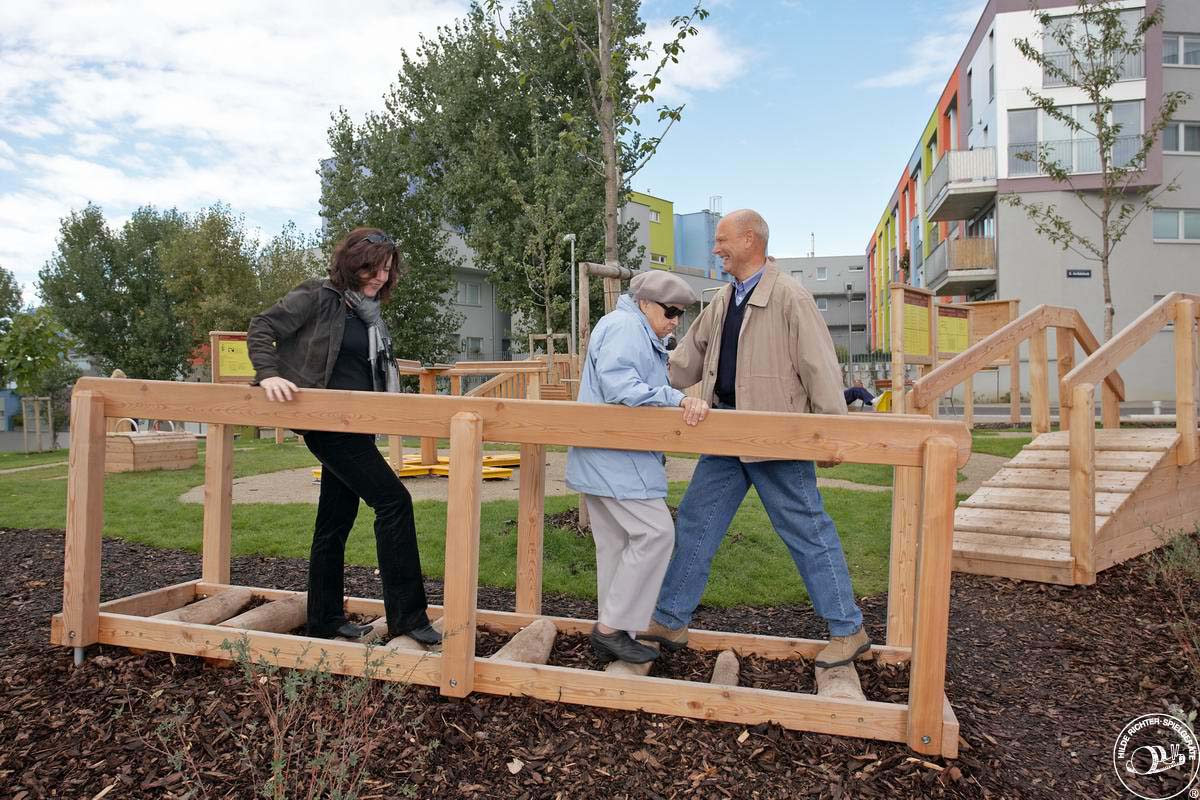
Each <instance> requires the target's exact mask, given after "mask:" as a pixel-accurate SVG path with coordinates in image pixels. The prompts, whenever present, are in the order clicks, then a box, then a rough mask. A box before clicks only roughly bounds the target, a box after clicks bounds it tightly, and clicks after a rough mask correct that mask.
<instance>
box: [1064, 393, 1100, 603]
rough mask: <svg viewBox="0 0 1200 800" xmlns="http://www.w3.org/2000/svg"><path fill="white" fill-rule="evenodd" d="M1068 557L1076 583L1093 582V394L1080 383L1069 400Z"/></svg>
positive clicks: (1094, 465) (1094, 516) (1094, 436)
mask: <svg viewBox="0 0 1200 800" xmlns="http://www.w3.org/2000/svg"><path fill="white" fill-rule="evenodd" d="M1070 441H1071V451H1070V457H1069V458H1070V465H1071V477H1070V504H1071V557H1072V558H1073V559H1075V566H1074V570H1073V579H1074V581H1075V582H1076V583H1083V584H1091V583H1095V582H1096V556H1095V553H1096V394H1095V386H1093V385H1092V384H1090V383H1081V384H1079V385H1078V386H1076V387H1075V390H1074V392H1073V394H1072V396H1071V434H1070Z"/></svg>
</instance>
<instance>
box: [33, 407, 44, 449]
mask: <svg viewBox="0 0 1200 800" xmlns="http://www.w3.org/2000/svg"><path fill="white" fill-rule="evenodd" d="M33 438H34V439H36V440H37V450H38V452H39V453H40V452H42V398H40V397H35V398H33Z"/></svg>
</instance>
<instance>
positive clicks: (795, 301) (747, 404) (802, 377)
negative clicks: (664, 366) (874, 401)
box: [670, 258, 846, 460]
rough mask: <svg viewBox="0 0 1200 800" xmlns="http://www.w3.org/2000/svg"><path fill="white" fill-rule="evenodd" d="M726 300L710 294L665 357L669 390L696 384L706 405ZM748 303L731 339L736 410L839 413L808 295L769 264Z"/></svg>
mask: <svg viewBox="0 0 1200 800" xmlns="http://www.w3.org/2000/svg"><path fill="white" fill-rule="evenodd" d="M732 293H733V285H732V284H730V285H729V286H726V287H724V288H723V289H721V291H719V292H717V296H716V297H715V298H714V299H713V301H712V302H711V303H709V304H708V305H707V306H705V308H704V311H703V312H702V313H701V314H700V317H699V318H698V319H697V320H696V321H695V322H694V323H692V326H691V327H690V328H688V332H687V334H686V335H685V336H684V337H683V341H682V342H680V343H679V346H678V347H676V348H675V350H674V351H673V352H672V353H671V362H670V378H671V385H672V386H675V387H677V388H680V389H682V388H685V387H688V386H692V385H694V384H696V383H699V384H700V396H701V397H702V398H704V399H705V400H707V401H709V402H710V403H711V402H714V401H715V397H714V393H715V391H716V384H717V361H718V359H719V358H720V355H721V328H722V326H723V325H724V323H725V312H726V311H727V310H728V309H729V297H730V295H731V294H732ZM749 303H750V305H749V307H747V308H746V315H745V316H744V317H743V318H742V330H741V332H740V333H739V334H738V356H737V380H736V382H735V391H736V392H737V407H738V410H739V411H790V412H793V413H798V414H805V413H808V414H845V413H846V401H845V398H844V397H843V395H842V370H841V367H840V366H838V361H837V354H836V353H835V352H834V350H833V339H831V338H830V336H829V328H828V327H826V325H825V320H824V319H822V318H821V312H819V311H818V310H817V304H816V302H815V301H814V300H813V296H812V293H811V292H809V291H808V290H807V289H805V288H804V287H803V286H801V285H800V284H799V283H798V282H796V281H795V280H793V279H792V278H791V277H789V276H787V275H784V274H782V273H781V272H780V271H779V268H778V267H777V266H776V265H775V259H773V258H768V259H767V267H766V269H765V270H764V272H763V276H762V278H761V279H760V280H759V282H758V286H757V287H755V289H754V294H752V295H751V296H750V300H749ZM756 460H757V459H756Z"/></svg>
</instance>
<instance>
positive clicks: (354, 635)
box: [333, 620, 371, 639]
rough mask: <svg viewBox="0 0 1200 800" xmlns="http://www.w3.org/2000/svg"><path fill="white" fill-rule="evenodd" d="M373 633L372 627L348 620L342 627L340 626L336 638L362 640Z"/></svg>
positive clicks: (335, 633) (335, 634)
mask: <svg viewBox="0 0 1200 800" xmlns="http://www.w3.org/2000/svg"><path fill="white" fill-rule="evenodd" d="M370 632H371V626H370V625H359V624H358V623H357V622H350V621H349V620H346V621H345V622H343V623H342V624H341V625H338V629H337V631H335V632H334V634H333V635H334V636H341V637H343V638H346V639H361V638H362V637H364V636H366V635H367V634H368V633H370Z"/></svg>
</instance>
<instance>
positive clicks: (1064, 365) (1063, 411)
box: [1054, 328, 1075, 431]
mask: <svg viewBox="0 0 1200 800" xmlns="http://www.w3.org/2000/svg"><path fill="white" fill-rule="evenodd" d="M1054 359H1055V363H1056V364H1057V365H1058V385H1059V386H1062V381H1063V378H1065V377H1066V376H1067V373H1068V372H1070V371H1071V370H1073V369H1075V332H1074V331H1073V330H1071V329H1070V328H1055V329H1054ZM1070 412H1071V398H1069V397H1063V396H1062V392H1061V390H1060V391H1059V396H1058V429H1059V430H1063V431H1065V430H1069V429H1070V426H1071V413H1070Z"/></svg>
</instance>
